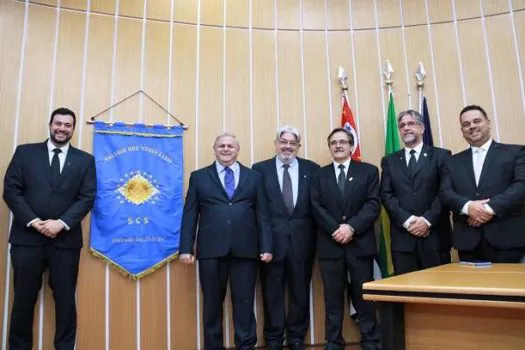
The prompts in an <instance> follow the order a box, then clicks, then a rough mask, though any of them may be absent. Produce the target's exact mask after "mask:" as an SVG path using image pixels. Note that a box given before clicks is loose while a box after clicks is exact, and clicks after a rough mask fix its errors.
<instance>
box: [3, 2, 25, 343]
mask: <svg viewBox="0 0 525 350" xmlns="http://www.w3.org/2000/svg"><path fill="white" fill-rule="evenodd" d="M24 12H25V11H24V5H23V4H21V3H15V2H9V3H8V2H7V1H6V2H0V70H1V72H2V73H1V74H0V101H1V103H0V115H1V116H3V118H0V130H2V131H1V132H2V134H1V135H2V137H1V138H0V154H1V156H0V174H2V175H4V173H5V169H6V168H7V166H8V164H9V162H10V160H11V156H12V155H13V151H14V149H13V143H14V141H15V140H16V139H17V137H18V135H17V134H15V132H17V130H16V128H15V124H16V119H15V118H16V108H17V106H16V104H17V93H18V77H19V73H20V70H21V69H22V67H21V60H20V59H21V56H20V53H21V46H22V36H23V24H24ZM3 188H4V182H3V181H2V182H1V183H0V191H1V192H2V193H3ZM9 218H10V215H9V209H8V207H7V205H6V204H5V203H4V202H3V201H2V202H1V203H0V223H1V225H2V226H1V230H2V231H1V234H0V252H1V253H0V304H1V305H0V315H2V318H1V319H2V321H3V320H4V318H7V319H9V315H10V308H9V305H7V306H8V308H4V307H5V306H6V304H5V298H6V297H8V296H7V295H6V292H7V293H8V294H9V298H10V299H11V298H12V295H13V291H12V288H10V287H11V283H10V281H8V283H9V284H8V285H6V274H7V272H8V269H9V273H10V276H12V275H13V274H12V272H13V271H12V270H11V267H10V266H11V263H10V260H9V259H8V238H9ZM8 300H9V299H8ZM0 330H1V334H3V332H4V328H3V322H2V325H0ZM5 331H7V330H5Z"/></svg>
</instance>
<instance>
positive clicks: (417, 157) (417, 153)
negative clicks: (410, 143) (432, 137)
mask: <svg viewBox="0 0 525 350" xmlns="http://www.w3.org/2000/svg"><path fill="white" fill-rule="evenodd" d="M422 149H423V142H421V143H420V144H419V145H417V146H416V147H414V148H408V147H405V161H406V163H407V166H408V162H410V157H411V156H412V155H411V154H410V151H412V150H414V151H416V152H415V153H414V156H415V157H416V161H419V156H420V155H421V150H422Z"/></svg>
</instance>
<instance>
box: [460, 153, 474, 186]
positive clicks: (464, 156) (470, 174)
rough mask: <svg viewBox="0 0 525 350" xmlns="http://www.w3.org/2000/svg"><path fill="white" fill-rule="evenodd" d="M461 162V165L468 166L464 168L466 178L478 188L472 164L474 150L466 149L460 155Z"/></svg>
mask: <svg viewBox="0 0 525 350" xmlns="http://www.w3.org/2000/svg"><path fill="white" fill-rule="evenodd" d="M458 157H459V159H460V160H461V161H460V164H465V165H466V166H465V167H464V168H463V169H465V176H466V177H467V179H468V181H469V182H470V183H471V184H472V185H473V186H474V188H475V187H476V177H475V176H474V163H472V150H471V149H470V148H469V149H466V150H465V151H463V152H461V153H460V154H458Z"/></svg>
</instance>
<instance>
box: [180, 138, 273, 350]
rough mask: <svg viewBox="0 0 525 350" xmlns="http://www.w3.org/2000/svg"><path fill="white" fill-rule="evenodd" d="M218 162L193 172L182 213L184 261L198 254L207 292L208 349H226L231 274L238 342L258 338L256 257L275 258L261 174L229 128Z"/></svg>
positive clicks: (217, 147) (219, 143) (248, 344)
mask: <svg viewBox="0 0 525 350" xmlns="http://www.w3.org/2000/svg"><path fill="white" fill-rule="evenodd" d="M213 149H214V151H215V157H216V161H215V162H214V163H213V164H211V165H209V166H207V167H205V168H202V169H199V170H196V171H194V172H192V173H191V176H190V184H189V188H188V193H187V195H186V203H185V204H184V211H183V215H182V228H181V242H180V254H181V255H180V260H181V261H182V262H184V263H186V264H192V263H194V261H195V254H194V253H193V245H194V243H195V236H196V234H197V230H198V234H197V244H196V251H197V252H196V257H197V259H198V260H199V264H198V266H199V278H200V283H201V288H202V294H203V323H204V348H205V349H224V345H223V332H222V316H223V303H224V297H225V295H226V286H227V282H228V279H229V281H230V289H231V295H232V305H233V325H234V327H235V345H236V347H237V348H238V349H243V350H246V349H253V348H254V346H255V344H256V343H257V335H256V329H255V315H254V312H253V306H254V298H255V281H256V277H257V266H258V262H257V259H261V260H262V261H264V262H270V261H271V260H272V254H271V253H272V234H271V229H270V226H269V223H268V218H267V204H266V196H265V194H264V185H263V181H262V176H261V175H260V174H259V173H257V172H256V171H254V170H251V169H249V168H247V167H245V166H243V165H242V164H240V163H238V162H237V155H238V153H239V142H238V141H237V140H236V138H235V136H234V135H232V134H228V133H223V134H221V135H219V136H218V137H217V138H216V139H215V142H214V144H213Z"/></svg>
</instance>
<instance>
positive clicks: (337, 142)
mask: <svg viewBox="0 0 525 350" xmlns="http://www.w3.org/2000/svg"><path fill="white" fill-rule="evenodd" d="M349 144H350V141H348V140H332V141H330V146H332V147H335V146H337V145H339V146H347V145H349Z"/></svg>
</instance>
